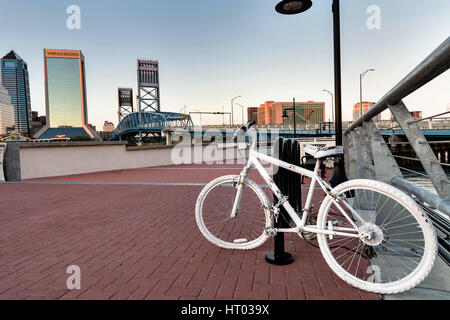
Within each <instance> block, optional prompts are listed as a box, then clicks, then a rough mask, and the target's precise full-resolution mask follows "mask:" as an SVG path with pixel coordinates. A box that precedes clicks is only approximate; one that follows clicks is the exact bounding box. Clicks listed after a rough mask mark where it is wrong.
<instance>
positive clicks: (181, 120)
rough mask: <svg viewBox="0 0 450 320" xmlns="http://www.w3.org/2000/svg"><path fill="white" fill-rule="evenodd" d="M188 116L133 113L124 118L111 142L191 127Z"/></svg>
mask: <svg viewBox="0 0 450 320" xmlns="http://www.w3.org/2000/svg"><path fill="white" fill-rule="evenodd" d="M193 125H194V124H193V122H192V119H191V117H190V116H189V115H186V114H182V113H173V112H140V113H139V112H135V113H131V114H129V115H128V116H126V117H125V118H124V119H123V120H122V121H121V122H120V123H119V125H118V126H117V128H116V130H115V131H114V133H113V137H112V139H113V140H130V139H135V138H136V136H139V139H140V140H142V138H143V136H150V135H153V136H154V135H161V132H162V131H163V130H166V129H170V128H187V127H190V126H193Z"/></svg>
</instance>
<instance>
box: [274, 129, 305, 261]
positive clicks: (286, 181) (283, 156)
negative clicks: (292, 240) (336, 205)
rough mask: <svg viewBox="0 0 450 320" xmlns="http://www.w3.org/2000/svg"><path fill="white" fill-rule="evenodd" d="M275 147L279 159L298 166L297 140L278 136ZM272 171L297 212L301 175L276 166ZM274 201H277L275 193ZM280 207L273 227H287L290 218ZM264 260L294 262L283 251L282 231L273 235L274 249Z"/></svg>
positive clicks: (298, 150)
mask: <svg viewBox="0 0 450 320" xmlns="http://www.w3.org/2000/svg"><path fill="white" fill-rule="evenodd" d="M276 148H277V149H276V151H278V155H279V159H280V160H283V161H286V162H289V163H292V164H294V165H297V166H300V143H299V142H298V141H297V140H293V139H283V138H278V139H277V141H276ZM274 171H275V175H274V181H275V183H276V184H277V186H278V187H279V188H280V190H281V192H282V193H283V194H284V195H285V196H288V199H289V202H290V203H291V205H292V206H293V207H294V209H295V210H296V211H297V212H299V211H300V208H301V176H300V175H299V174H297V173H294V172H291V171H289V170H286V169H283V168H278V167H274ZM274 203H278V199H277V198H276V197H275V195H274ZM280 209H281V211H280V216H279V217H278V221H276V222H275V228H289V227H290V223H291V218H290V216H289V214H288V213H287V212H286V210H284V208H283V207H281V208H280ZM266 261H267V262H268V263H270V264H275V265H288V264H291V263H292V262H294V258H293V256H292V254H290V253H288V252H285V247H284V233H282V232H280V233H278V234H277V235H276V236H275V239H274V251H273V252H269V253H267V254H266Z"/></svg>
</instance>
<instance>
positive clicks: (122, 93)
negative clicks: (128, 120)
mask: <svg viewBox="0 0 450 320" xmlns="http://www.w3.org/2000/svg"><path fill="white" fill-rule="evenodd" d="M118 97H119V111H118V115H119V123H120V122H122V120H123V119H124V118H125V117H126V116H127V115H129V114H131V113H133V112H134V107H133V89H131V88H119V89H118Z"/></svg>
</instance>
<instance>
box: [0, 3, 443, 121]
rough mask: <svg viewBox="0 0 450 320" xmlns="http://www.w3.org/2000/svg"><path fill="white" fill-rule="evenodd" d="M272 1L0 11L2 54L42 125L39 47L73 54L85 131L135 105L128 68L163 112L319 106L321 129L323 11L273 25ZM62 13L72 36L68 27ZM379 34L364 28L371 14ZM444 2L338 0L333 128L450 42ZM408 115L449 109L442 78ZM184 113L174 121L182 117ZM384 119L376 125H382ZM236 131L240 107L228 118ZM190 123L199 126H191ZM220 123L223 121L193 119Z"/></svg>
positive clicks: (330, 82) (321, 7)
mask: <svg viewBox="0 0 450 320" xmlns="http://www.w3.org/2000/svg"><path fill="white" fill-rule="evenodd" d="M277 3H278V1H277V0H227V1H222V0H221V1H219V0H190V1H186V0H171V1H167V0H144V1H141V0H127V1H123V0H122V1H116V0H90V1H87V0H70V1H66V0H40V1H29V0H0V30H2V31H1V35H0V55H1V56H3V55H4V54H6V53H8V52H9V51H10V50H15V51H16V52H17V53H18V54H19V55H20V56H21V57H22V58H23V59H24V60H25V61H26V62H27V63H28V68H29V72H30V74H29V75H30V87H31V103H32V109H33V110H36V111H39V113H40V114H45V97H44V75H43V52H42V50H43V48H52V49H74V50H81V51H82V52H83V54H84V56H85V59H86V81H87V99H88V115H89V122H90V123H92V124H94V125H96V126H97V127H101V126H102V125H103V122H104V121H106V120H107V121H112V122H113V123H114V124H117V121H118V119H117V108H118V106H117V88H118V87H132V88H134V93H135V95H136V94H137V84H136V59H137V58H144V59H156V60H158V61H159V63H160V87H161V110H162V111H173V112H180V110H181V108H182V107H183V106H185V105H186V106H187V111H188V112H189V111H196V110H200V111H205V112H208V111H212V112H221V111H222V110H223V108H224V110H225V111H226V112H229V111H230V108H231V106H230V104H231V102H230V100H231V98H233V97H235V96H237V95H241V96H242V98H240V99H238V100H237V102H238V103H240V104H241V105H244V106H245V107H250V106H252V107H257V106H259V105H260V104H262V103H264V102H265V101H267V100H272V101H292V98H293V97H295V98H296V100H297V101H308V100H313V101H321V102H325V103H326V110H327V113H326V117H327V118H331V98H330V96H329V95H328V94H327V93H325V92H323V89H328V90H330V91H333V90H334V72H333V41H332V37H333V33H332V13H331V3H332V1H331V0H313V6H312V8H311V9H310V10H308V11H307V12H304V13H302V14H300V15H293V16H285V15H280V14H278V13H277V12H276V11H275V10H274V7H275V5H276V4H277ZM70 5H77V6H79V7H80V9H81V25H80V27H81V28H80V29H79V30H70V29H68V28H67V26H66V20H67V19H68V18H69V14H67V13H66V10H67V8H68V7H69V6H70ZM373 5H376V6H378V8H379V9H380V28H379V29H369V28H368V27H367V20H368V19H370V18H371V16H372V14H368V13H367V9H368V7H369V6H373ZM449 16H450V1H448V0H431V1H427V2H424V1H418V0H367V1H366V0H342V1H341V42H342V87H343V88H342V95H343V118H344V120H352V112H351V111H352V108H353V105H354V104H355V103H357V102H358V101H359V75H360V73H362V72H363V71H365V70H366V69H369V68H373V69H375V71H374V72H371V73H369V74H367V75H366V77H365V78H364V87H363V89H364V91H363V92H364V100H366V101H374V102H376V101H378V100H379V99H381V97H382V96H383V95H384V94H386V93H387V92H388V91H389V90H390V89H391V88H392V87H394V86H395V84H397V83H398V82H399V81H400V80H401V79H402V78H403V77H404V76H406V75H407V74H408V73H409V72H410V71H412V70H413V68H414V67H415V66H417V65H418V64H419V63H420V62H421V61H423V59H425V58H426V57H427V56H428V55H429V54H430V53H431V52H432V51H433V50H434V49H435V48H436V47H438V46H439V44H441V43H442V42H443V41H444V40H445V39H446V38H447V37H449V35H450V19H449ZM404 102H405V103H406V105H407V106H408V108H409V109H410V110H411V111H413V110H420V111H423V112H424V115H425V116H427V115H433V114H436V113H439V112H443V111H446V109H447V108H450V74H449V72H446V73H444V74H443V75H441V76H440V77H439V78H437V79H435V80H433V81H432V82H431V83H429V84H428V85H426V86H425V87H423V88H421V89H420V90H418V91H416V92H415V93H413V94H412V95H410V96H409V97H407V98H406V99H405V100H404ZM183 111H184V110H183ZM386 117H387V115H386V114H385V115H384V118H386ZM235 119H236V120H237V121H240V119H241V108H240V107H239V106H236V107H235ZM193 120H194V122H196V123H198V121H199V117H198V116H197V115H193ZM202 120H203V121H204V122H208V123H211V124H212V123H222V117H221V116H219V117H218V116H203V118H202Z"/></svg>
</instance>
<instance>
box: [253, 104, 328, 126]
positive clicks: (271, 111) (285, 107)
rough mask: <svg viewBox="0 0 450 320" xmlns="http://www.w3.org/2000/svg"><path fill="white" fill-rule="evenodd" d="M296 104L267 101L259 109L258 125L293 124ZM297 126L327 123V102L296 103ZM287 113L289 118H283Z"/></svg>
mask: <svg viewBox="0 0 450 320" xmlns="http://www.w3.org/2000/svg"><path fill="white" fill-rule="evenodd" d="M293 106H294V103H293V102H274V101H266V102H265V103H264V104H262V105H261V106H260V107H259V108H258V124H259V125H269V124H293V123H294V117H293V115H294V110H293ZM295 107H296V113H295V114H296V119H295V120H296V123H297V124H305V123H307V124H320V123H322V122H324V121H325V102H314V101H307V102H295ZM285 112H286V114H287V115H288V117H287V118H283V114H284V113H285Z"/></svg>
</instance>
